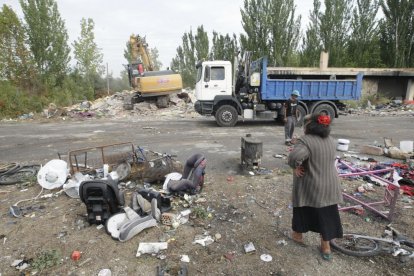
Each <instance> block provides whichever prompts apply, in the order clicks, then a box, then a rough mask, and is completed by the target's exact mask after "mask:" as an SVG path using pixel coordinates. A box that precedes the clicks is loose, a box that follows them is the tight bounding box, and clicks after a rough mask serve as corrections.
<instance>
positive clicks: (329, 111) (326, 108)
mask: <svg viewBox="0 0 414 276" xmlns="http://www.w3.org/2000/svg"><path fill="white" fill-rule="evenodd" d="M313 113H325V114H326V115H329V117H331V121H333V120H334V119H335V109H334V108H333V107H332V106H330V105H329V104H320V105H318V106H317V107H316V108H315V109H314V110H313Z"/></svg>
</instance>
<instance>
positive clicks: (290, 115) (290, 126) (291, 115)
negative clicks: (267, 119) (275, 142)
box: [283, 90, 300, 146]
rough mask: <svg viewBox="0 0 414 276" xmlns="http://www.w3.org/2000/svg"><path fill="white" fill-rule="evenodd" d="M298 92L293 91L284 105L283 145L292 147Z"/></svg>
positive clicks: (296, 116)
mask: <svg viewBox="0 0 414 276" xmlns="http://www.w3.org/2000/svg"><path fill="white" fill-rule="evenodd" d="M298 97H300V94H299V91H298V90H293V91H292V94H291V95H290V98H289V99H288V100H287V101H286V102H285V104H284V116H285V117H284V119H283V120H284V122H285V145H287V146H291V145H292V137H293V132H294V130H295V124H296V122H297V118H298V114H297V112H298V109H297V107H298Z"/></svg>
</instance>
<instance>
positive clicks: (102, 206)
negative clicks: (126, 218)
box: [79, 178, 125, 224]
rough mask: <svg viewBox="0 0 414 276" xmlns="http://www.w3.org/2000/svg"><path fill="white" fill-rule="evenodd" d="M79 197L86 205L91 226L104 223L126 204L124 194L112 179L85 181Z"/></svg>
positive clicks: (80, 187) (80, 188)
mask: <svg viewBox="0 0 414 276" xmlns="http://www.w3.org/2000/svg"><path fill="white" fill-rule="evenodd" d="M79 196H80V199H81V200H82V202H83V203H85V205H86V210H87V212H88V222H89V223H90V224H101V223H104V222H105V221H106V220H107V219H108V218H109V217H110V216H111V215H112V214H115V213H118V212H119V211H120V208H121V207H122V206H123V205H124V204H125V200H124V195H123V193H121V192H120V191H119V189H118V185H117V183H116V182H115V181H114V180H112V179H111V178H109V179H107V180H101V179H95V180H87V181H83V182H82V183H81V184H80V186H79Z"/></svg>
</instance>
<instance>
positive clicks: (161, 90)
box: [125, 35, 183, 108]
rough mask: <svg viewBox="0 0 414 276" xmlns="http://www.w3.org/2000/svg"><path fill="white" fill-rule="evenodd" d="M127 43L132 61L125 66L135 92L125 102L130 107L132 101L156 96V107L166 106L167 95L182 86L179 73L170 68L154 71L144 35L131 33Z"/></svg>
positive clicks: (177, 90)
mask: <svg viewBox="0 0 414 276" xmlns="http://www.w3.org/2000/svg"><path fill="white" fill-rule="evenodd" d="M129 44H130V46H131V60H132V62H131V63H129V64H128V65H127V66H126V68H127V71H128V78H129V83H130V85H131V87H132V88H133V89H134V91H135V93H134V95H133V96H132V97H131V99H128V100H127V101H126V103H125V104H126V105H131V106H130V107H131V108H132V105H133V104H134V103H136V102H139V101H142V100H144V99H145V98H156V99H157V106H158V107H166V106H167V105H168V99H169V95H171V94H173V93H177V92H181V89H182V88H183V83H182V79H181V75H180V74H177V73H175V72H174V71H172V70H163V71H154V65H153V64H152V61H151V57H150V54H149V51H148V44H147V42H146V39H145V37H141V36H139V35H131V36H130V38H129Z"/></svg>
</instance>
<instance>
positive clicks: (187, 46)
mask: <svg viewBox="0 0 414 276" xmlns="http://www.w3.org/2000/svg"><path fill="white" fill-rule="evenodd" d="M208 55H209V40H208V35H207V33H206V32H205V31H204V27H203V26H199V27H198V28H197V34H196V35H194V34H193V32H192V30H190V32H188V33H184V35H183V37H182V45H180V46H178V48H177V54H176V56H175V57H174V58H173V60H172V62H171V68H172V69H173V70H174V71H176V72H178V73H180V74H181V77H182V80H183V86H184V87H194V84H195V80H196V69H195V65H196V62H197V61H198V60H201V59H207V58H208Z"/></svg>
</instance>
